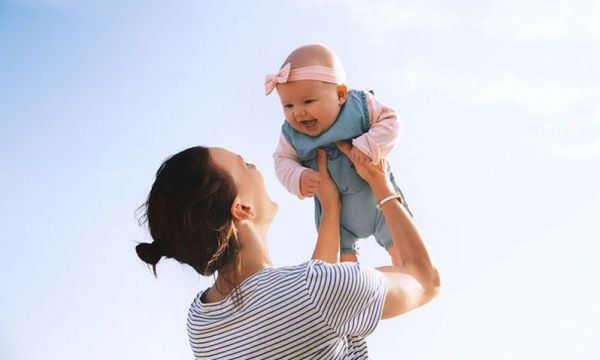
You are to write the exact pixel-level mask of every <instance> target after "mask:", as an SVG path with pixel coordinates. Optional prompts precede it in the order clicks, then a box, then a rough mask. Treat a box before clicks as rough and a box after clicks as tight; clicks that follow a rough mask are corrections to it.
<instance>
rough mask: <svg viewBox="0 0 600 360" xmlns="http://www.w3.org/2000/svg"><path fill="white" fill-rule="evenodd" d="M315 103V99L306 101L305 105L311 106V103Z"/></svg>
mask: <svg viewBox="0 0 600 360" xmlns="http://www.w3.org/2000/svg"><path fill="white" fill-rule="evenodd" d="M313 102H315V100H314V99H306V100H304V103H305V104H311V103H313Z"/></svg>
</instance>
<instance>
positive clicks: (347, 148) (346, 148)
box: [335, 141, 352, 159]
mask: <svg viewBox="0 0 600 360" xmlns="http://www.w3.org/2000/svg"><path fill="white" fill-rule="evenodd" d="M335 146H337V148H338V149H339V150H340V151H341V152H342V154H344V155H346V156H347V157H348V158H349V159H350V158H352V156H351V155H350V152H351V151H352V146H351V145H350V144H348V143H347V142H345V141H336V142H335Z"/></svg>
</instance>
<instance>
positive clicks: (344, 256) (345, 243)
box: [340, 225, 358, 262]
mask: <svg viewBox="0 0 600 360" xmlns="http://www.w3.org/2000/svg"><path fill="white" fill-rule="evenodd" d="M357 241H358V237H357V236H356V235H354V234H353V233H351V232H350V231H349V230H348V229H346V228H345V227H344V226H343V225H340V250H341V251H340V252H341V254H340V262H346V261H349V262H358V249H357V247H356V242H357Z"/></svg>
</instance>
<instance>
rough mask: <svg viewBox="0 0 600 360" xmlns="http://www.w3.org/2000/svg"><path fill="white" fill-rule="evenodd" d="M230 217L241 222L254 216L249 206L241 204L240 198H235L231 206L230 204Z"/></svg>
mask: <svg viewBox="0 0 600 360" xmlns="http://www.w3.org/2000/svg"><path fill="white" fill-rule="evenodd" d="M231 216H233V218H234V219H235V220H238V221H241V220H250V219H253V218H254V216H255V214H254V212H253V211H252V208H251V207H250V206H246V205H244V204H242V201H241V200H240V198H235V200H234V201H233V204H231Z"/></svg>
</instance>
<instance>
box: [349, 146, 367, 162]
mask: <svg viewBox="0 0 600 360" xmlns="http://www.w3.org/2000/svg"><path fill="white" fill-rule="evenodd" d="M350 157H351V158H352V161H354V162H357V163H359V164H362V165H368V164H370V163H371V161H372V160H371V158H370V157H369V156H367V155H365V154H364V153H363V152H362V151H360V150H358V148H357V147H356V146H353V147H352V150H350Z"/></svg>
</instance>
